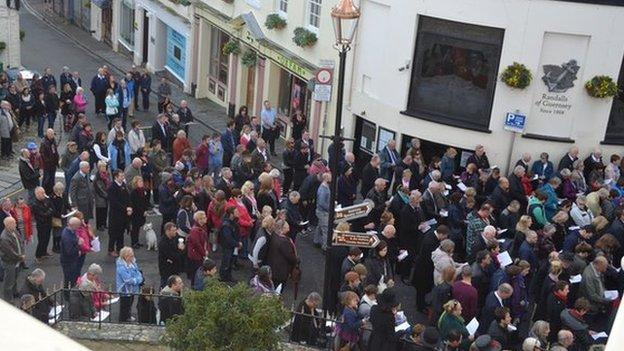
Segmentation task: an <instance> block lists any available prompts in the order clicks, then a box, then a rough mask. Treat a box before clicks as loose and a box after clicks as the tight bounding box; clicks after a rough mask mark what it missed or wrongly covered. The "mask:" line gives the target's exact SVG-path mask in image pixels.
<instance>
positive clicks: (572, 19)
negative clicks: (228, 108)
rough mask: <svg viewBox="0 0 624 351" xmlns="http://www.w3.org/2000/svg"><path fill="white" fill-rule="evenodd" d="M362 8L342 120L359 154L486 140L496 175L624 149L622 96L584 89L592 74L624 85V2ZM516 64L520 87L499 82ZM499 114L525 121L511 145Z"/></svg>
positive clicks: (495, 0)
mask: <svg viewBox="0 0 624 351" xmlns="http://www.w3.org/2000/svg"><path fill="white" fill-rule="evenodd" d="M609 4H612V5H609ZM361 12H362V17H361V19H360V25H359V31H358V37H357V43H356V45H355V50H354V53H351V55H355V58H354V60H355V66H354V68H353V80H352V89H351V92H350V94H349V93H348V94H347V96H346V98H345V107H346V110H345V113H346V114H345V116H344V117H343V121H345V122H344V128H345V135H347V136H353V137H354V138H355V139H356V141H355V145H354V148H355V151H356V152H357V153H358V154H359V156H361V157H360V158H364V159H365V158H367V157H368V156H369V155H370V154H372V153H373V152H376V151H377V150H378V149H381V148H383V147H384V146H385V143H386V142H387V140H389V139H396V140H397V141H398V142H400V143H401V144H400V145H401V146H402V148H403V149H404V148H405V147H406V145H407V144H409V141H410V140H411V138H412V137H418V138H420V139H421V140H422V141H423V142H422V144H423V145H422V149H423V152H424V154H425V158H426V159H430V158H431V157H432V156H442V154H443V152H444V148H445V147H446V146H448V145H450V146H454V147H457V148H460V149H463V150H465V151H466V152H465V153H464V157H466V156H467V155H468V153H467V152H469V151H471V150H473V149H474V147H475V145H476V144H483V145H485V148H486V152H487V154H488V155H489V158H490V163H491V164H492V165H499V166H500V167H501V168H503V169H507V168H508V166H509V164H510V163H515V161H516V160H517V159H519V157H520V155H521V154H522V152H530V153H531V154H532V155H533V159H534V160H535V159H537V158H538V156H539V153H540V152H542V151H546V152H548V153H549V154H550V159H551V161H553V162H554V163H555V166H556V164H557V162H558V161H559V159H560V158H561V156H562V155H563V154H564V153H565V152H566V150H567V149H568V148H570V147H571V146H572V145H577V146H578V147H579V148H580V149H581V157H583V158H584V157H586V156H587V155H588V154H589V152H590V151H591V149H592V148H594V147H596V146H600V147H602V149H603V155H605V156H606V159H607V161H608V158H609V155H610V154H611V153H618V154H620V155H621V154H622V147H621V145H623V144H624V101H623V100H624V98H623V96H622V95H620V96H619V97H617V98H615V99H613V98H605V99H598V98H593V97H590V96H589V95H588V94H587V92H586V90H585V88H584V84H585V82H587V81H588V80H590V79H592V77H594V76H596V75H607V76H610V77H612V78H613V79H614V80H615V81H618V79H619V86H620V88H622V87H623V86H624V84H623V83H624V69H623V57H624V37H622V36H621V35H616V34H615V33H622V32H623V31H624V5H623V3H622V1H616V0H570V1H554V0H507V1H500V0H462V1H457V0H362V1H361ZM513 62H519V63H522V64H524V65H526V67H527V68H529V69H530V71H531V72H532V74H533V81H532V82H531V84H530V85H529V86H528V87H527V88H525V89H523V90H520V89H513V88H510V87H508V86H507V85H506V84H505V83H504V82H502V81H501V80H500V74H501V73H502V71H503V70H504V69H505V68H506V67H507V66H508V65H511V64H512V63H513ZM618 77H619V78H618ZM348 111H350V112H348ZM507 113H519V114H522V115H525V116H526V124H525V127H524V131H523V133H519V134H518V135H517V136H516V137H515V141H514V138H513V137H512V133H511V132H509V131H507V130H505V129H504V128H503V127H504V123H505V120H506V115H507Z"/></svg>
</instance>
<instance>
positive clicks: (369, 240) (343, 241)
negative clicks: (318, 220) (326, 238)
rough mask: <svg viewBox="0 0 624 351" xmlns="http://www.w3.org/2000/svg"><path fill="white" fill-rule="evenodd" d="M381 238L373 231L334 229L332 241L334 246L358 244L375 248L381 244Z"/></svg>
mask: <svg viewBox="0 0 624 351" xmlns="http://www.w3.org/2000/svg"><path fill="white" fill-rule="evenodd" d="M379 242H380V240H379V238H378V237H377V235H375V234H371V233H357V232H344V231H340V230H334V236H333V238H332V243H333V245H334V246H358V247H364V248H374V247H376V246H377V245H379Z"/></svg>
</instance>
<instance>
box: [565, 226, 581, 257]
mask: <svg viewBox="0 0 624 351" xmlns="http://www.w3.org/2000/svg"><path fill="white" fill-rule="evenodd" d="M583 241H585V240H584V239H583V237H581V235H580V234H579V231H578V230H574V231H571V232H570V233H568V235H566V237H565V239H564V240H563V251H564V252H572V253H574V248H575V247H576V245H578V244H580V243H581V242H583Z"/></svg>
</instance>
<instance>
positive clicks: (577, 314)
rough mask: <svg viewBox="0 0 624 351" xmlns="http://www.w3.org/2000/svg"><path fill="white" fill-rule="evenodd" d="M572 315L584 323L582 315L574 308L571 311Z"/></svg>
mask: <svg viewBox="0 0 624 351" xmlns="http://www.w3.org/2000/svg"><path fill="white" fill-rule="evenodd" d="M570 315H571V316H572V317H574V318H576V319H578V320H580V321H583V316H582V315H581V313H580V312H579V311H577V310H576V309H574V308H572V309H570Z"/></svg>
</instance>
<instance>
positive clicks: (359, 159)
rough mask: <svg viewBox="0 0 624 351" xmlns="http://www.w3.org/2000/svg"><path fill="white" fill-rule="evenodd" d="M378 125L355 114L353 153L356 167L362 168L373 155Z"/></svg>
mask: <svg viewBox="0 0 624 351" xmlns="http://www.w3.org/2000/svg"><path fill="white" fill-rule="evenodd" d="M376 131H377V126H376V125H375V124H374V123H372V122H369V121H367V120H365V119H364V118H362V117H360V116H355V131H354V133H353V137H354V139H355V141H354V142H353V155H354V156H355V166H356V169H358V170H362V169H364V166H366V163H368V162H369V161H370V159H371V157H372V156H373V153H374V152H373V150H374V149H373V148H374V145H375V136H376V135H377V133H376Z"/></svg>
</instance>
